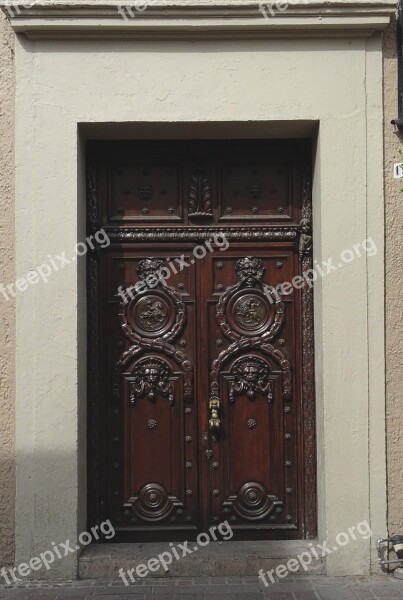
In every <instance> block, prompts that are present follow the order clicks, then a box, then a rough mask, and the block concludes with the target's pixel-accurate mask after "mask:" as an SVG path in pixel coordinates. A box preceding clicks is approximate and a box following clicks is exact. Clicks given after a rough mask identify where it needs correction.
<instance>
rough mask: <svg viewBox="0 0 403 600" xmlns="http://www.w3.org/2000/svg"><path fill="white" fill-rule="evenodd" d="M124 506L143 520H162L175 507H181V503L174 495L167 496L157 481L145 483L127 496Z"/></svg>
mask: <svg viewBox="0 0 403 600" xmlns="http://www.w3.org/2000/svg"><path fill="white" fill-rule="evenodd" d="M124 508H126V509H127V508H130V509H131V510H132V511H133V512H134V514H135V515H136V516H137V517H138V518H139V519H141V520H143V521H162V520H163V519H166V518H167V517H169V516H170V514H171V513H172V512H173V511H174V510H177V509H183V508H184V505H183V503H182V502H181V501H180V500H178V498H176V497H175V496H169V495H168V493H167V491H166V489H165V488H164V486H162V485H161V484H159V483H147V484H146V485H144V486H143V487H142V488H141V490H140V491H139V493H138V494H137V495H136V496H133V497H132V498H129V499H128V501H127V502H125V504H124Z"/></svg>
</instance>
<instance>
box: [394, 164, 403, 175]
mask: <svg viewBox="0 0 403 600" xmlns="http://www.w3.org/2000/svg"><path fill="white" fill-rule="evenodd" d="M393 176H394V178H395V179H401V178H402V177H403V165H402V163H395V164H394V165H393Z"/></svg>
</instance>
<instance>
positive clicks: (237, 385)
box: [229, 356, 273, 402]
mask: <svg viewBox="0 0 403 600" xmlns="http://www.w3.org/2000/svg"><path fill="white" fill-rule="evenodd" d="M231 374H232V375H233V377H234V378H233V380H232V382H231V386H230V393H229V399H230V402H234V401H235V396H240V395H245V396H247V397H248V398H249V399H250V400H255V398H256V395H257V394H259V393H260V394H265V395H266V396H267V400H268V402H271V401H272V400H273V390H272V387H271V383H270V379H269V366H268V364H267V363H266V362H265V361H263V360H261V359H260V358H257V357H256V356H245V357H243V358H238V360H236V361H235V363H234V364H233V366H232V369H231Z"/></svg>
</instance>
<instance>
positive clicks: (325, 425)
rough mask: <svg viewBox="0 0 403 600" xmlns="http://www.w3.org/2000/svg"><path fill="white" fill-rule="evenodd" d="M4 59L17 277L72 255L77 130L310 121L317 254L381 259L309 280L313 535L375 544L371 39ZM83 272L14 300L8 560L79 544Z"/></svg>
mask: <svg viewBox="0 0 403 600" xmlns="http://www.w3.org/2000/svg"><path fill="white" fill-rule="evenodd" d="M157 52H158V55H157ZM156 56H158V60H156ZM16 65H17V94H16V96H17V100H16V110H17V115H18V118H17V127H16V129H17V133H16V165H17V171H16V231H17V234H18V235H17V245H16V256H17V265H18V271H19V272H22V273H24V272H27V271H28V270H29V269H32V266H33V265H39V264H41V263H42V262H44V261H45V260H46V257H47V256H48V255H49V254H57V253H60V252H61V251H62V250H66V252H67V255H69V252H71V249H72V248H73V246H74V244H75V243H76V242H77V240H78V239H81V235H82V232H81V226H82V215H83V208H84V206H85V196H84V194H83V193H82V191H81V186H79V193H78V198H77V180H78V179H79V178H80V176H81V175H82V170H83V164H82V162H81V161H82V156H81V153H80V152H79V151H78V148H77V128H78V127H79V125H80V123H93V124H96V123H98V124H102V123H106V122H109V123H131V124H133V126H134V127H135V126H136V124H141V125H142V126H143V125H144V124H145V123H150V124H152V125H153V126H154V128H155V126H156V124H158V123H161V122H162V123H166V122H173V123H176V122H181V123H183V124H186V123H188V122H189V121H190V122H195V121H197V122H199V123H202V124H204V123H206V124H207V123H211V127H213V126H214V124H216V123H227V122H229V121H234V122H236V121H242V122H246V121H249V122H254V123H257V124H259V123H268V124H270V122H272V121H274V122H277V123H281V122H283V121H286V122H289V121H293V120H294V121H300V120H302V121H304V120H306V121H316V120H319V121H320V127H319V133H318V140H317V141H318V146H317V152H316V156H315V173H314V215H315V216H314V221H315V231H314V237H315V246H314V247H315V258H316V259H317V260H319V261H321V260H327V259H328V258H329V257H334V258H335V260H336V262H337V257H339V256H340V253H341V251H343V250H344V249H346V248H350V247H352V245H353V244H354V243H357V242H359V241H362V240H363V239H365V238H366V237H369V236H372V237H373V238H374V240H375V241H376V244H377V246H378V249H379V252H378V254H377V255H375V256H373V257H372V258H371V259H369V260H365V259H362V260H356V261H354V262H352V263H350V264H349V265H346V266H345V267H344V268H343V269H340V270H339V271H337V272H336V273H333V274H332V276H329V277H327V278H326V279H323V280H321V281H320V282H319V283H318V286H317V288H316V292H315V298H316V300H315V302H316V320H315V326H316V331H315V336H316V340H315V341H316V375H317V382H318V388H317V402H318V446H319V448H318V449H319V452H318V454H319V457H320V469H319V505H320V518H319V526H320V537H321V539H327V540H334V538H335V536H336V535H337V534H338V533H339V532H340V531H347V530H348V527H350V526H352V525H354V524H356V523H358V522H360V521H362V520H363V519H368V520H369V521H370V523H371V526H372V528H373V531H374V537H376V536H377V535H379V533H381V532H384V530H385V528H386V525H385V519H386V515H385V513H386V502H385V500H384V491H385V481H384V477H383V476H382V471H383V468H384V466H385V449H384V445H383V441H384V423H383V417H384V413H385V409H384V403H383V399H384V379H383V373H384V367H383V353H382V351H380V349H382V348H383V345H384V330H383V323H384V316H383V293H384V292H383V282H384V273H383V239H384V235H383V183H382V177H381V176H380V174H381V171H382V165H383V153H382V146H383V131H382V55H381V40H380V36H379V35H376V36H374V37H373V38H372V39H370V40H362V39H360V40H354V39H341V40H326V39H325V40H293V41H292V42H291V41H290V40H284V41H276V40H272V41H257V42H255V41H246V42H244V43H240V42H239V41H236V42H233V41H226V42H220V43H218V42H216V41H206V42H201V41H198V42H194V43H190V42H163V41H160V42H156V43H148V42H131V41H127V42H125V41H114V42H113V41H110V42H108V43H105V42H98V41H70V42H69V43H68V44H66V45H65V46H64V48H63V51H61V49H60V43H59V42H57V41H38V42H27V40H25V39H22V38H19V39H18V41H17V43H16ZM27 81H29V86H27ZM335 157H337V160H335ZM366 157H367V163H366V162H365V158H366ZM358 161H362V168H357V162H358ZM27 190H30V194H29V196H27V193H26V191H27ZM77 200H78V201H77ZM61 215H62V218H61ZM346 216H348V226H346V218H347V217H346ZM80 223H81V224H80ZM78 268H79V267H78V265H77V264H76V267H74V266H71V268H69V269H67V268H66V269H63V270H62V271H59V272H58V273H56V274H54V275H52V277H51V278H50V279H49V282H48V283H47V284H46V285H39V284H38V285H37V286H34V287H32V288H30V289H29V290H27V291H26V292H25V293H24V294H21V295H19V296H18V298H17V339H18V344H17V359H16V370H17V394H16V397H17V400H16V403H17V418H16V421H17V456H18V468H17V500H16V514H17V516H18V519H17V521H18V523H17V529H16V555H17V560H19V561H20V560H21V561H26V559H27V557H29V556H32V555H35V554H37V553H38V552H41V551H43V550H44V549H46V548H47V547H49V545H50V543H51V541H52V540H55V541H63V540H65V539H70V540H74V539H75V535H76V533H77V529H78V528H79V527H80V525H79V524H78V519H79V518H80V516H79V514H80V503H81V500H80V493H81V491H82V487H83V486H82V480H81V475H80V473H81V467H80V465H82V464H83V461H85V453H84V452H83V448H82V445H81V444H80V433H79V426H78V423H79V420H80V417H79V415H80V414H81V410H82V407H83V403H84V402H85V395H84V394H83V393H82V389H83V387H84V386H83V385H82V381H81V380H82V368H83V367H82V365H83V364H84V361H85V356H84V357H83V355H82V351H81V348H82V343H83V339H84V337H85V331H83V328H82V327H80V325H79V324H80V322H81V319H82V315H83V314H85V312H83V311H85V306H84V302H85V291H84V287H83V284H82V280H81V277H80V273H79V272H78V271H77V269H78ZM352 331H353V334H352ZM346 340H349V343H348V344H346V343H345V341H346ZM375 359H376V360H375ZM374 363H376V366H377V368H378V370H379V372H378V373H376V376H375V372H376V368H374ZM50 366H51V368H50ZM80 390H81V391H80ZM55 392H56V393H55ZM352 400H353V401H352ZM368 448H369V449H370V460H368ZM352 456H353V457H354V460H353V461H352V460H351V457H352ZM373 473H374V479H373V478H372V474H373ZM379 481H380V482H381V483H380V484H379ZM370 498H371V501H369V499H370ZM75 560H76V557H75V556H72V555H71V556H70V557H69V559H68V558H67V557H66V559H65V560H64V561H63V562H62V561H60V562H59V563H58V564H55V568H54V570H52V575H53V576H59V577H69V576H72V575H74V573H75V569H76V565H75ZM369 560H370V541H369V540H357V542H356V543H354V544H350V545H349V546H347V547H346V548H345V549H344V551H343V552H340V553H334V554H333V555H331V556H329V557H328V560H327V568H328V573H329V574H351V573H356V574H362V573H365V572H367V571H368V568H369Z"/></svg>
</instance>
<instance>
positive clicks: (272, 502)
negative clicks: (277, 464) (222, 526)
mask: <svg viewBox="0 0 403 600" xmlns="http://www.w3.org/2000/svg"><path fill="white" fill-rule="evenodd" d="M283 506H284V503H283V502H282V501H281V500H279V499H278V498H277V496H275V495H274V494H269V493H268V492H267V490H266V489H265V487H264V486H263V485H262V484H261V483H258V482H257V481H248V482H247V483H244V484H243V485H242V486H241V487H240V489H239V490H238V493H237V494H234V495H233V496H230V497H229V498H228V499H227V500H226V501H225V502H224V503H223V507H224V508H229V509H231V510H232V511H234V512H235V513H236V514H237V515H238V516H239V517H241V518H242V519H246V520H247V521H257V520H260V519H264V518H266V517H268V516H269V515H271V513H272V512H274V511H275V509H276V508H278V507H283Z"/></svg>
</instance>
